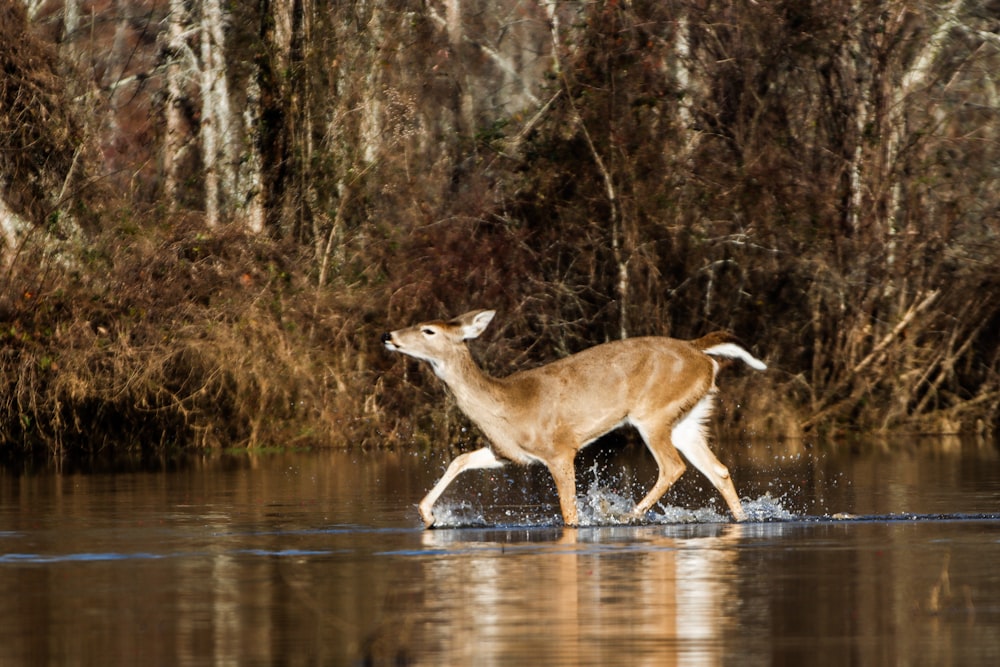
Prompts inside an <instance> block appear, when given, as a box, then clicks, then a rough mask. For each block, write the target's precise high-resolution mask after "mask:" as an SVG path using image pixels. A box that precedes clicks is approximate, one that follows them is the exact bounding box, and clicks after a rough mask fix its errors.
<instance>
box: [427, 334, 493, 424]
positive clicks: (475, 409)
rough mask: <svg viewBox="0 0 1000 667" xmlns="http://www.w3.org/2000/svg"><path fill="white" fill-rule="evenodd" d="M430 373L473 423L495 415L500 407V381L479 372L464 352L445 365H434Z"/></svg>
mask: <svg viewBox="0 0 1000 667" xmlns="http://www.w3.org/2000/svg"><path fill="white" fill-rule="evenodd" d="M434 372H435V373H436V374H437V376H438V377H439V378H441V380H442V381H443V382H444V383H445V384H446V385H447V386H448V389H450V390H451V393H452V394H454V396H455V400H456V401H457V402H458V406H459V408H461V409H462V411H463V412H465V414H467V415H468V416H469V417H471V418H472V420H473V421H476V422H479V421H480V419H481V416H482V415H484V414H490V413H493V414H495V413H497V412H498V408H499V407H500V406H501V405H502V401H501V400H500V392H501V391H502V389H501V386H500V382H499V381H498V380H497V379H496V378H494V377H491V376H489V375H487V374H486V373H484V372H483V370H482V369H481V368H480V367H479V366H478V365H477V364H476V362H475V361H473V360H472V355H471V354H469V351H468V349H464V350H462V351H461V352H460V353H459V354H456V355H455V357H454V358H453V359H452V360H449V363H448V364H434Z"/></svg>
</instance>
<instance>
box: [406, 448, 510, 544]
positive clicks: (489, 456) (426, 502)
mask: <svg viewBox="0 0 1000 667" xmlns="http://www.w3.org/2000/svg"><path fill="white" fill-rule="evenodd" d="M503 465H504V462H503V461H501V460H500V459H498V458H497V457H496V455H495V454H494V453H493V450H491V449H490V448H489V447H483V448H482V449H477V450H476V451H474V452H466V453H465V454H459V455H458V456H456V457H455V460H454V461H452V462H451V464H450V465H449V466H448V469H447V470H446V471H445V473H444V475H442V477H441V479H439V480H438V483H437V484H435V485H434V488H433V489H431V490H430V492H429V493H428V494H427V495H426V496H424V499H423V500H421V501H420V506H419V509H420V518H421V519H423V521H424V527H426V528H430V527H431V526H433V525H434V513H433V512H432V511H431V510H432V508H433V507H434V503H435V502H437V499H438V498H440V497H441V494H442V493H444V490H445V489H446V488H448V485H449V484H451V483H452V481H454V479H455V478H456V477H458V476H459V475H461V474H462V473H463V472H465V471H466V470H478V469H481V468H502V467H503Z"/></svg>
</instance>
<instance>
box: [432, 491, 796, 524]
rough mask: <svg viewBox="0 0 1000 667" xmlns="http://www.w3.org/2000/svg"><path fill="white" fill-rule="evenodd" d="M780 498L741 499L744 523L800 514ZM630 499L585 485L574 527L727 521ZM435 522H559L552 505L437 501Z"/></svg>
mask: <svg viewBox="0 0 1000 667" xmlns="http://www.w3.org/2000/svg"><path fill="white" fill-rule="evenodd" d="M782 503H783V500H782V499H780V498H774V497H773V496H771V495H770V494H764V495H762V496H760V497H758V498H756V499H744V500H743V509H744V510H745V511H746V514H747V522H749V523H767V522H781V521H795V520H797V519H799V518H801V517H799V516H797V515H796V514H794V513H792V512H791V511H789V510H788V509H787V508H786V507H785V506H784V505H783V504H782ZM633 507H635V501H634V500H633V499H632V497H631V496H630V495H628V494H627V493H623V492H622V491H620V490H619V489H616V488H611V487H608V486H602V485H599V484H597V483H596V482H595V483H593V484H591V486H590V487H589V488H588V489H587V491H586V493H585V494H583V495H582V496H580V497H578V498H577V508H578V510H579V519H580V525H581V526H584V527H591V526H625V525H674V524H713V523H730V522H731V521H732V517H731V516H730V515H729V512H728V511H726V510H722V511H720V510H719V509H717V508H714V507H700V508H690V507H678V506H673V505H666V504H664V503H662V502H661V503H659V504H658V505H657V506H656V507H655V508H654V509H652V510H650V511H649V512H647V513H646V514H645V516H642V517H637V516H635V515H634V514H633V513H632V509H633ZM434 516H435V519H436V522H435V524H434V525H435V526H436V527H440V528H483V527H493V526H539V527H541V526H552V525H557V524H559V523H560V521H561V520H560V518H559V512H558V508H556V507H554V506H552V505H534V504H532V505H507V506H499V507H492V508H488V509H484V508H483V507H477V506H476V505H475V504H473V503H470V502H456V503H439V504H438V505H437V506H436V507H435V508H434Z"/></svg>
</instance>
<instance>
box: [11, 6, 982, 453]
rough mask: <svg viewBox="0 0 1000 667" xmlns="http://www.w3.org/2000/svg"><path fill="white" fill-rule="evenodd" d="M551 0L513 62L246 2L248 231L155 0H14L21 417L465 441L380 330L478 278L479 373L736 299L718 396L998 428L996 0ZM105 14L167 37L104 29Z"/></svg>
mask: <svg viewBox="0 0 1000 667" xmlns="http://www.w3.org/2000/svg"><path fill="white" fill-rule="evenodd" d="M376 4H377V3H376ZM529 5H530V7H529ZM529 5H525V7H528V9H526V10H525V11H527V12H528V14H527V15H526V18H525V20H524V21H522V22H519V23H518V24H517V26H516V28H517V30H519V31H521V32H516V34H515V31H514V26H511V28H512V31H511V32H510V35H509V36H510V39H511V40H515V38H516V40H521V41H520V42H517V43H518V44H521V45H522V46H524V45H528V44H530V45H531V47H532V49H534V50H533V51H532V52H533V53H538V54H541V55H539V57H538V59H537V60H534V61H532V64H531V68H533V69H529V68H527V67H526V68H525V70H524V71H522V72H518V73H516V74H518V75H519V76H520V78H512V77H513V76H514V74H515V73H512V72H511V71H510V69H509V62H506V61H503V60H502V59H503V57H504V54H503V53H502V52H500V51H496V50H494V51H492V52H490V51H487V50H486V48H487V46H488V42H487V41H484V40H482V39H479V38H478V37H476V36H475V35H473V34H469V35H467V36H464V37H463V36H462V35H460V34H457V33H455V32H450V33H449V32H447V31H442V30H441V29H440V26H439V25H438V22H436V21H435V17H434V16H433V15H428V14H427V11H426V7H425V5H424V4H422V3H406V2H404V3H403V5H402V6H401V7H399V8H396V9H399V11H396V9H392V10H388V9H386V10H385V11H382V12H381V13H380V14H378V15H377V16H375V15H374V14H372V12H375V11H376V10H375V9H374V8H373V7H371V6H368V5H364V6H361V5H355V6H351V7H348V6H346V5H345V6H343V7H341V6H338V7H337V8H334V9H331V10H330V11H329V12H326V13H319V10H315V12H316V13H315V14H314V15H309V16H305V15H304V14H303V15H299V14H295V15H293V16H291V17H288V18H289V20H290V21H292V34H291V37H290V38H289V39H290V42H289V46H288V48H287V49H286V50H285V51H275V50H274V49H275V48H277V47H276V45H275V44H272V43H270V42H268V40H269V39H278V37H277V36H275V35H272V34H271V33H270V32H268V30H270V27H273V26H274V25H275V23H274V21H273V18H274V17H272V16H270V15H267V14H262V13H261V12H265V11H269V10H265V9H261V7H263V6H261V7H258V6H257V5H239V6H238V7H236V8H235V9H234V10H233V11H234V14H233V15H232V16H231V17H230V21H231V22H230V24H229V25H230V32H229V33H228V35H229V39H230V46H229V47H228V48H231V49H232V52H231V53H229V54H228V55H229V56H230V59H229V60H230V62H235V63H240V64H239V65H238V66H237V65H234V66H233V69H232V71H230V72H229V77H230V81H229V84H230V89H231V90H236V91H241V95H242V97H239V99H238V101H239V102H240V103H244V104H250V95H249V92H247V91H249V90H251V89H253V86H251V85H250V84H257V85H259V87H260V89H261V90H263V91H264V93H265V94H263V95H262V96H261V100H260V106H261V108H260V109H259V111H260V119H263V120H262V121H261V122H260V123H259V128H260V134H259V135H256V136H255V135H250V134H247V133H249V132H251V130H252V128H250V127H246V128H243V129H242V131H243V132H244V135H241V142H238V143H239V144H240V145H242V146H244V147H255V148H256V149H257V150H259V151H260V157H261V158H262V165H263V166H262V168H261V169H262V171H261V174H260V175H261V180H260V183H259V184H258V185H259V188H260V189H261V191H260V192H254V201H257V202H261V204H260V205H261V206H262V207H263V213H264V227H265V229H264V232H263V233H251V232H250V231H248V230H249V229H251V228H252V225H250V224H247V221H246V220H244V219H242V218H241V217H240V216H241V215H242V214H241V213H240V209H239V208H234V209H230V210H228V211H226V210H223V211H220V215H221V216H222V217H223V218H224V219H225V220H228V222H226V223H225V224H221V225H220V226H218V227H215V228H208V227H207V226H206V224H205V217H204V211H203V209H204V206H203V199H204V196H205V190H204V187H205V186H204V183H203V178H201V174H200V173H199V171H198V170H199V169H200V168H201V167H202V166H203V165H204V161H203V160H202V159H201V158H200V157H199V153H198V149H197V142H196V141H195V139H196V138H197V137H196V134H195V133H196V132H197V130H198V121H199V115H198V106H197V104H196V103H195V102H196V101H195V100H186V101H185V104H182V105H180V106H178V107H176V108H175V110H176V111H178V112H179V113H182V114H184V117H183V119H182V120H183V121H184V122H183V123H180V124H179V127H180V128H181V129H182V130H184V131H186V132H189V133H191V134H190V136H187V137H186V140H187V141H188V142H189V143H188V144H186V145H187V148H185V149H184V150H183V151H181V153H180V154H179V155H181V157H178V159H177V161H176V162H175V163H174V164H175V167H174V168H175V172H176V173H184V174H187V177H186V180H183V181H179V182H175V183H173V185H171V187H172V188H174V189H175V190H176V191H175V192H174V193H173V195H172V196H171V197H167V196H166V195H165V194H164V187H165V186H164V184H163V181H164V179H165V178H166V176H165V175H164V174H165V172H164V173H160V172H159V171H158V170H157V169H158V168H157V164H158V162H157V161H158V159H159V158H158V157H157V151H158V150H159V148H158V147H159V146H160V142H161V141H162V140H163V139H164V137H163V136H162V133H163V131H162V129H161V128H160V127H159V126H158V123H161V121H162V116H160V115H158V114H161V113H162V111H163V104H164V99H165V98H164V94H165V92H164V91H165V90H166V87H165V86H166V84H165V82H164V80H163V76H162V72H163V68H159V66H158V64H157V63H159V61H158V60H157V58H161V59H162V58H165V57H167V56H169V55H170V53H172V52H170V51H162V52H161V51H156V49H157V48H159V47H157V46H156V38H155V35H153V34H151V33H149V32H148V31H149V30H150V29H151V28H149V26H156V25H160V24H161V23H162V24H164V25H166V22H163V21H160V19H161V18H163V17H162V16H161V15H160V14H156V12H161V13H162V11H164V7H160V6H157V7H158V8H157V9H155V11H154V14H155V15H154V14H151V15H149V16H143V17H131V18H130V17H125V18H123V19H121V20H119V21H118V22H117V23H116V22H115V21H106V22H104V23H101V24H100V25H99V26H92V29H91V30H89V31H88V30H81V31H80V33H79V34H80V35H83V34H84V33H86V34H88V35H90V36H91V37H89V38H88V39H92V40H93V41H92V42H85V41H84V40H82V38H80V39H77V40H75V41H74V39H73V36H72V35H69V36H64V37H65V39H64V40H63V41H59V39H62V38H58V36H57V35H55V33H57V32H58V21H56V20H55V19H44V20H45V21H46V22H44V23H43V24H42V25H40V26H36V27H35V29H34V30H32V29H31V27H30V26H29V25H28V24H27V20H26V17H25V15H24V10H23V8H22V6H21V3H16V2H0V10H2V11H3V12H4V20H3V21H0V31H2V34H0V61H2V62H3V64H4V67H5V70H4V71H5V74H4V76H3V77H0V103H2V104H3V108H2V111H3V113H0V173H2V179H0V202H3V203H4V204H5V206H6V207H7V209H3V208H0V222H3V223H4V228H3V231H4V237H3V239H2V240H0V250H2V260H3V266H2V267H0V271H2V278H0V373H2V375H0V442H3V443H4V444H2V445H0V447H2V448H3V449H4V451H6V452H22V451H34V450H39V451H46V452H52V453H60V452H73V451H86V452H94V451H100V450H114V449H123V448H124V449H140V450H142V449H149V448H153V449H157V448H169V447H185V446H204V447H208V446H211V447H215V446H255V445H260V444H268V445H272V444H279V445H288V444H303V445H305V444H310V445H324V446H329V445H334V446H339V445H376V446H382V445H387V446H406V447H417V448H419V447H440V446H451V445H453V444H454V443H456V442H461V441H462V440H467V439H469V438H471V437H474V436H472V435H470V434H468V433H465V432H464V431H463V430H462V429H463V428H464V427H466V426H467V424H466V423H465V421H464V419H463V418H462V417H461V416H460V414H459V413H458V412H457V410H455V409H453V408H452V407H448V406H449V404H448V399H447V397H446V396H445V395H444V394H443V392H442V391H441V389H440V388H439V386H438V384H437V383H436V382H434V381H433V379H432V378H430V377H428V374H427V372H426V369H422V368H420V367H419V366H418V365H416V364H414V363H411V362H403V361H401V360H398V359H390V358H389V357H388V356H387V355H386V354H385V353H384V351H383V350H382V348H381V345H380V344H379V341H378V337H379V334H380V333H381V332H382V331H384V330H386V329H389V328H397V327H400V326H404V325H407V324H410V323H412V322H415V321H420V320H425V319H427V318H429V317H434V316H443V315H451V314H454V313H458V312H463V311H465V310H469V309H472V308H477V307H489V308H495V309H497V310H498V311H499V316H498V318H497V321H496V324H495V327H494V329H493V330H492V331H490V332H488V333H487V335H486V336H484V339H483V340H482V341H479V342H477V343H476V347H475V355H476V356H477V357H478V358H479V359H480V360H481V361H482V362H483V364H484V365H485V367H486V368H487V369H488V370H489V372H491V373H492V374H497V375H502V374H505V373H507V372H509V371H510V370H512V369H515V368H523V367H527V366H532V365H537V364H540V363H544V362H547V361H551V360H552V359H554V358H556V357H560V356H564V355H566V354H569V353H572V352H575V351H578V350H580V349H582V348H584V347H587V346H590V345H593V344H595V343H599V342H602V341H604V340H608V339H612V338H616V337H619V336H620V335H622V333H623V332H624V333H626V334H627V335H630V336H635V335H645V334H663V335H670V336H675V337H681V338H693V337H697V336H699V335H702V334H704V333H706V332H708V331H710V330H713V329H728V330H731V331H733V332H735V333H736V334H737V335H738V336H740V337H741V338H742V339H744V340H745V341H746V342H747V343H748V344H749V345H750V347H751V348H752V350H753V351H754V353H755V354H756V355H757V356H759V357H761V358H763V359H765V360H766V361H767V362H768V363H769V366H770V367H771V369H772V370H771V371H770V372H769V373H768V374H767V375H766V376H757V375H755V376H753V377H749V376H745V375H742V374H740V373H737V372H730V373H726V374H724V375H723V376H722V377H721V378H720V382H722V383H724V384H725V385H726V390H725V392H724V395H725V397H726V398H725V399H724V401H723V405H724V407H725V410H724V414H723V415H722V417H721V419H722V421H723V423H724V424H725V428H728V429H735V430H738V431H742V432H747V433H757V434H763V433H770V434H779V435H783V436H789V437H800V436H802V435H803V434H806V433H813V432H829V433H834V434H837V433H845V432H850V431H856V430H872V429H874V430H919V431H925V432H939V433H941V432H955V431H979V432H987V431H995V430H996V428H997V426H998V422H1000V340H998V336H997V334H996V332H997V331H998V330H1000V280H998V278H997V276H1000V234H998V231H997V230H998V220H1000V218H998V215H1000V199H998V194H997V192H996V188H995V183H996V178H997V165H998V164H1000V124H998V122H997V118H998V116H997V113H996V112H997V108H998V107H997V102H996V99H995V91H994V90H993V89H994V87H995V86H994V83H993V81H992V74H991V73H992V72H995V71H996V70H997V67H1000V51H998V50H997V49H996V43H995V38H993V37H990V35H992V34H993V33H992V32H990V30H991V26H992V25H993V23H991V21H994V19H992V18H990V17H989V16H985V15H980V14H979V13H976V12H974V11H971V10H970V11H968V12H965V10H964V9H963V6H962V5H961V3H950V4H948V5H947V7H945V8H942V7H938V6H937V5H936V4H935V3H918V5H913V3H887V5H886V7H887V8H886V10H885V11H875V10H870V9H868V8H866V7H863V6H860V5H858V4H857V3H837V2H833V3H818V2H817V3H799V2H792V3H757V4H753V3H747V4H746V6H744V5H738V6H737V5H733V4H732V3H697V4H692V3H685V2H667V3H603V4H584V5H559V9H558V12H569V13H571V14H572V15H570V14H559V13H558V12H557V13H556V14H554V15H549V14H547V13H546V12H550V11H556V10H555V9H553V7H552V6H549V5H542V4H539V5H538V6H537V7H536V6H534V5H531V4H530V3H529ZM116 6H117V5H116ZM275 6H277V5H275ZM945 10H947V12H951V13H947V12H945ZM959 10H961V11H959ZM274 11H277V10H276V9H275V10H274ZM303 11H305V10H303ZM310 11H313V10H310ZM943 12H945V13H943ZM955 12H957V13H955ZM963 12H964V13H963ZM117 18H120V17H116V20H117ZM8 19H9V20H8ZM140 19H141V20H140ZM479 19H481V20H482V22H483V23H482V26H479V24H478V23H475V22H473V21H471V20H470V21H468V22H467V23H466V24H464V25H463V26H460V27H462V28H463V29H464V30H468V31H470V33H471V32H472V31H474V30H476V29H479V28H480V27H482V28H483V29H484V30H485V29H486V28H487V27H489V26H493V27H494V28H495V27H497V26H496V25H494V23H495V22H494V23H491V21H493V20H494V19H496V17H495V16H493V15H489V14H484V15H483V16H481V17H479ZM479 19H477V20H479ZM40 20H42V19H40ZM310 21H312V23H311V22H310ZM116 25H117V26H118V27H117V28H115V29H116V30H118V31H119V33H120V34H122V35H128V34H131V33H129V30H132V32H133V33H134V34H135V35H138V36H135V37H134V39H133V41H132V42H129V41H128V40H121V42H122V43H123V44H125V45H130V44H131V46H132V47H133V51H134V58H132V59H130V60H129V61H128V63H129V64H130V65H129V66H133V67H137V66H138V65H136V64H135V63H140V64H141V63H152V65H151V67H152V68H151V69H150V70H148V71H145V70H143V71H139V72H134V71H131V70H127V69H126V68H125V65H121V67H120V68H119V69H115V68H116V67H118V66H119V65H118V64H115V63H110V62H106V61H105V60H102V59H103V58H106V57H110V56H108V55H107V54H113V53H116V52H117V51H115V50H114V49H103V48H102V47H101V43H100V41H99V36H100V35H101V34H104V33H108V34H110V33H111V32H112V28H113V27H114V26H116ZM372 26H376V27H377V29H369V28H371V27H372ZM483 26H485V27H483ZM307 27H308V28H309V29H308V30H306V28H307ZM737 28H738V29H737ZM102 30H103V31H104V33H102ZM192 34H193V33H192ZM25 35H26V37H25V38H24V39H21V37H24V36H25ZM286 37H287V35H286ZM505 43H506V42H505ZM71 47H72V48H73V49H75V51H74V54H75V57H74V58H73V59H69V58H67V57H66V53H65V51H66V50H68V49H70V48H71ZM272 47H273V48H272ZM60 49H62V51H60ZM86 49H91V51H87V50H86ZM121 52H125V53H131V51H128V50H124V51H121ZM459 52H461V53H463V54H465V55H466V56H468V57H463V58H458V57H454V58H452V57H449V54H452V53H459ZM522 52H523V53H527V52H528V51H527V50H523V49H522ZM553 54H554V55H555V56H557V57H552V56H553ZM80 63H90V65H89V66H90V67H91V69H89V70H88V69H86V67H83V68H81V66H80ZM498 63H499V64H498ZM556 63H557V64H558V66H557V65H556ZM500 65H504V67H508V69H504V67H501V66H500ZM109 73H116V74H115V76H116V77H117V79H114V77H111V75H110V74H109ZM533 76H534V77H535V78H531V77H533ZM109 77H110V78H111V79H114V80H113V82H112V83H108V81H109ZM254 77H256V78H254ZM125 82H128V84H127V85H126V83H125ZM119 84H120V85H119ZM468 86H472V90H474V91H476V92H477V93H481V95H479V96H478V97H476V96H472V97H473V98H472V99H468V98H467V97H463V96H464V95H466V93H467V92H468V90H469V88H468ZM490 86H493V87H492V88H490ZM503 86H506V88H504V87H503ZM190 88H191V90H194V89H195V88H196V86H193V85H192V86H190ZM81 90H84V91H87V92H86V94H81V92H80V91H81ZM509 90H514V93H511V97H510V98H509V99H507V98H502V95H504V94H507V93H504V92H503V91H509ZM515 93H516V94H515ZM244 97H245V98H246V99H243V98H244ZM510 99H517V100H520V102H519V104H522V107H520V108H515V105H514V103H512V102H510ZM498 100H499V101H498ZM118 109H120V114H119V116H117V117H114V120H115V122H111V120H109V118H111V116H110V115H109V114H111V113H112V111H114V110H118ZM260 119H258V120H260ZM321 119H325V120H322V121H321ZM265 121H266V122H265ZM324 123H325V124H324ZM112 130H114V132H112ZM116 133H117V134H116ZM248 137H249V139H248ZM182 138H184V137H182ZM250 139H252V140H250ZM181 143H183V142H181ZM247 150H249V148H247ZM109 155H110V156H113V160H112V159H111V158H110V157H108V156H109ZM110 165H113V168H112V166H110ZM241 165H243V163H241ZM172 173H173V172H172ZM258 194H259V195H260V197H259V198H257V195H258ZM5 210H6V213H5Z"/></svg>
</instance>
